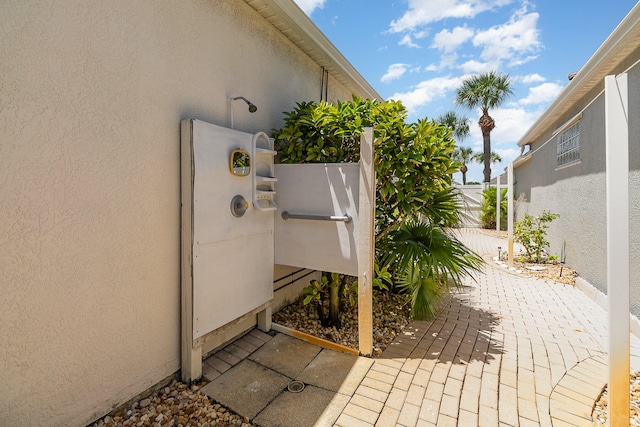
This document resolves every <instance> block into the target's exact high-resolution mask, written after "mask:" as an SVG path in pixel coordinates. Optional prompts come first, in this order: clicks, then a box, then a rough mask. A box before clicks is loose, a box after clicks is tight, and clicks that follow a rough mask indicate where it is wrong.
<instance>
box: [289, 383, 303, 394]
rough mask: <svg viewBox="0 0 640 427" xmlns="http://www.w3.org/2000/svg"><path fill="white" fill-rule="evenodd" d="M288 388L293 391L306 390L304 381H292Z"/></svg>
mask: <svg viewBox="0 0 640 427" xmlns="http://www.w3.org/2000/svg"><path fill="white" fill-rule="evenodd" d="M287 389H288V390H289V391H290V392H291V393H300V392H301V391H302V390H304V383H303V382H302V381H291V382H290V383H289V386H288V387H287Z"/></svg>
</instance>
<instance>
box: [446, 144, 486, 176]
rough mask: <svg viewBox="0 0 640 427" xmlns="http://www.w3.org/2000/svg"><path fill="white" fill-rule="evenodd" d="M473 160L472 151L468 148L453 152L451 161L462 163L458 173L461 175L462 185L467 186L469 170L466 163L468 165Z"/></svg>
mask: <svg viewBox="0 0 640 427" xmlns="http://www.w3.org/2000/svg"><path fill="white" fill-rule="evenodd" d="M480 154H482V153H480ZM473 158H475V156H474V155H473V150H472V149H471V148H469V147H459V148H456V149H455V150H454V152H453V160H455V161H456V162H458V163H462V166H460V172H461V173H462V185H467V171H468V170H469V168H468V167H467V163H469V162H470V161H471V160H472V159H473Z"/></svg>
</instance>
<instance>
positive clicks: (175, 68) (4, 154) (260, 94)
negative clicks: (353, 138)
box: [0, 0, 351, 426]
mask: <svg viewBox="0 0 640 427" xmlns="http://www.w3.org/2000/svg"><path fill="white" fill-rule="evenodd" d="M2 9H3V10H2V14H0V32H1V34H0V39H1V40H2V43H0V92H1V96H0V188H2V191H1V193H0V265H2V274H0V283H1V285H2V290H3V291H2V297H1V298H0V330H2V332H1V334H2V339H1V340H0V360H1V361H2V369H0V384H2V385H3V386H2V388H3V390H2V393H1V394H2V398H0V425H3V426H25V425H29V426H45V425H46V426H63V425H64V426H84V425H86V424H87V423H89V422H91V421H93V420H95V419H96V418H97V417H99V416H101V415H103V414H105V413H107V412H109V410H110V409H111V408H112V407H114V406H117V405H119V404H121V403H123V402H125V401H127V400H129V399H130V398H132V397H133V396H135V395H137V394H138V393H140V392H142V391H144V390H145V389H146V388H148V387H150V386H152V385H154V384H156V383H157V382H159V381H161V380H163V379H164V378H166V377H167V376H169V375H171V374H173V373H174V372H176V371H177V370H178V369H179V366H180V360H179V357H180V348H179V343H180V336H179V332H180V300H179V291H180V276H179V275H180V264H179V262H180V261H179V260H180V235H179V234H180V194H179V191H180V171H179V167H180V161H179V153H180V150H179V142H180V135H179V130H180V120H181V119H184V118H197V119H202V120H205V121H209V122H211V123H215V124H219V125H222V126H229V125H230V115H229V106H228V103H227V99H228V98H229V97H230V96H238V95H242V96H246V97H247V98H249V99H250V100H251V101H252V102H253V103H254V104H256V105H257V106H258V111H257V112H256V113H255V114H249V112H248V111H247V108H246V106H245V105H244V104H243V103H240V102H237V103H236V104H234V113H235V114H234V122H235V128H236V129H239V130H243V131H247V132H256V131H260V130H262V131H266V132H267V133H269V132H270V130H271V129H272V128H273V127H277V126H279V125H280V124H281V123H282V121H281V118H282V112H283V111H289V110H291V109H293V108H294V106H295V102H296V101H308V100H316V101H317V100H318V98H319V96H320V77H321V71H320V67H319V65H318V64H316V63H315V62H314V61H312V60H311V59H310V58H309V57H308V56H307V55H305V54H303V53H302V52H301V51H300V50H299V49H298V48H297V47H296V46H295V45H293V43H291V42H290V41H289V40H288V39H286V38H285V37H284V36H283V35H282V34H281V33H280V32H279V31H278V30H277V29H276V28H275V27H273V26H272V25H270V24H268V23H267V22H265V21H264V20H263V19H262V17H261V16H260V15H258V14H257V13H256V11H255V10H253V9H252V8H250V7H249V6H248V5H247V4H246V3H244V2H240V1H235V0H215V1H205V0H192V1H180V2H177V1H169V0H165V1H162V0H141V1H135V2H131V1H128V0H110V1H99V2H91V3H86V2H84V1H74V0H67V1H64V2H60V1H38V2H35V1H26V0H25V1H20V2H10V3H8V4H4V5H3V7H2ZM350 96H351V94H350V93H349V92H348V91H347V90H346V89H345V88H344V87H342V86H340V85H339V84H337V83H336V82H335V80H333V79H332V80H331V81H330V83H329V99H348V98H349V97H350Z"/></svg>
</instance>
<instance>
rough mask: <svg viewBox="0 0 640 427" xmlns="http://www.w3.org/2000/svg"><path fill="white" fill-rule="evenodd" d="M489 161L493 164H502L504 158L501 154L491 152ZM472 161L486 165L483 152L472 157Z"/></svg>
mask: <svg viewBox="0 0 640 427" xmlns="http://www.w3.org/2000/svg"><path fill="white" fill-rule="evenodd" d="M489 159H490V160H491V164H494V163H500V162H501V161H502V157H500V154H498V153H496V152H495V151H492V152H491V154H490V155H489ZM471 160H473V161H474V162H476V163H478V164H483V163H484V153H483V152H481V151H480V152H477V153H475V154H474V155H473V156H472V157H471Z"/></svg>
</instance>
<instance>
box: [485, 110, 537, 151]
mask: <svg viewBox="0 0 640 427" xmlns="http://www.w3.org/2000/svg"><path fill="white" fill-rule="evenodd" d="M489 115H490V116H491V117H493V120H495V122H496V127H495V128H494V129H493V130H492V131H491V144H492V146H493V147H495V148H496V149H497V148H498V147H500V146H501V145H507V146H513V147H515V146H516V143H517V142H518V141H519V140H520V138H521V137H522V135H524V133H525V132H526V131H527V130H528V129H529V128H530V127H531V125H533V123H534V122H535V121H536V119H537V118H538V116H539V115H540V112H539V111H528V110H525V109H524V108H498V109H495V110H492V111H489ZM478 133H480V130H479V129H478ZM480 137H482V135H480Z"/></svg>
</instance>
